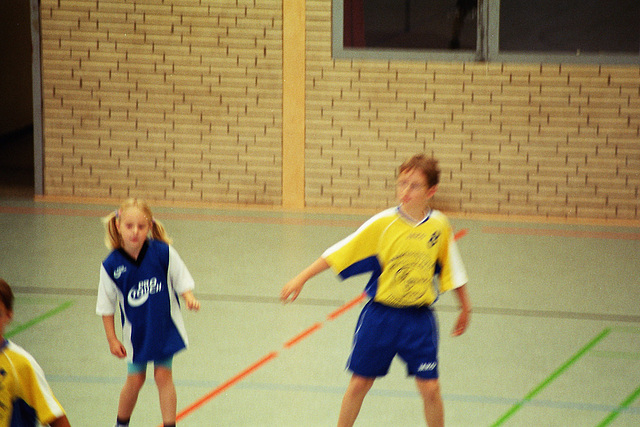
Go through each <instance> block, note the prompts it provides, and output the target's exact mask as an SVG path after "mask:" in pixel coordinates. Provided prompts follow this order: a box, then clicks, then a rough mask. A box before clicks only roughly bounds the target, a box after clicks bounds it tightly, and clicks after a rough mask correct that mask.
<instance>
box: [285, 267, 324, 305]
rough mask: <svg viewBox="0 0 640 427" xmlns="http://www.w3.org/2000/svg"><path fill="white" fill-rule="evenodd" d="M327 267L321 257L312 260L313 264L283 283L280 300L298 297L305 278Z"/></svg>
mask: <svg viewBox="0 0 640 427" xmlns="http://www.w3.org/2000/svg"><path fill="white" fill-rule="evenodd" d="M328 268H329V263H328V262H327V261H326V260H325V259H324V258H322V257H320V258H318V259H317V260H315V261H314V262H313V264H311V265H310V266H309V267H307V268H305V269H304V270H302V271H301V272H300V273H299V274H298V275H297V276H296V277H294V278H293V279H291V280H289V282H288V283H287V284H286V285H284V288H282V291H280V300H282V302H293V301H295V299H296V298H298V295H300V291H302V287H303V286H304V284H305V283H306V282H307V280H309V279H311V278H312V277H313V276H315V275H317V274H320V273H322V272H323V271H325V270H326V269H328ZM289 297H291V299H289Z"/></svg>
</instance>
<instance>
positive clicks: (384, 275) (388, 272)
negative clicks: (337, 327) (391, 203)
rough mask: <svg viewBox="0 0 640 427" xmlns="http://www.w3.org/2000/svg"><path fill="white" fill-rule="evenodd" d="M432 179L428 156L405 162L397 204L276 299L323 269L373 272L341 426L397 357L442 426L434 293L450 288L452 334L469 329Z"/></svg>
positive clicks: (292, 293)
mask: <svg viewBox="0 0 640 427" xmlns="http://www.w3.org/2000/svg"><path fill="white" fill-rule="evenodd" d="M439 176H440V170H439V169H438V163H437V161H436V160H435V159H432V158H427V157H425V156H423V155H416V156H414V157H412V158H411V159H409V160H407V161H406V162H405V163H403V164H402V165H401V166H400V169H399V174H398V179H397V197H398V201H399V206H397V207H394V208H391V209H387V210H385V211H383V212H380V213H379V214H377V215H375V216H373V217H372V218H371V219H369V220H368V221H367V222H365V223H364V224H363V225H362V226H361V227H360V228H359V229H358V230H357V231H356V232H355V233H353V234H351V235H350V236H348V237H346V238H345V239H343V240H342V241H340V242H338V243H336V244H335V245H333V246H331V247H330V248H329V249H327V250H326V251H325V252H324V253H323V254H322V256H321V257H320V258H318V259H317V260H316V261H315V262H314V263H312V264H311V265H310V266H309V267H307V268H306V269H304V270H303V271H302V272H301V273H299V274H298V275H297V276H296V277H294V278H293V279H292V280H291V281H289V282H288V283H287V284H286V285H285V286H284V288H283V289H282V292H281V294H280V297H281V299H282V300H283V301H285V302H286V301H288V300H289V299H290V300H291V301H293V300H295V299H296V298H297V297H298V295H299V294H300V291H301V290H302V288H303V286H304V284H305V283H306V282H307V280H309V279H310V278H312V277H314V276H316V275H317V274H319V273H321V272H322V271H324V270H327V269H328V268H329V267H331V268H332V269H333V270H334V271H335V272H336V273H338V274H339V275H340V277H341V278H342V279H346V278H347V277H351V276H353V275H356V274H360V273H364V272H371V273H372V276H371V279H370V280H369V282H368V284H367V286H366V293H367V295H368V296H369V297H370V298H371V299H370V300H369V302H368V303H367V304H366V305H365V307H364V308H363V310H362V312H361V313H360V318H359V320H358V324H357V326H356V332H355V336H354V341H353V348H352V353H351V356H350V357H349V361H348V368H349V370H351V371H352V377H351V380H350V382H349V385H348V387H347V391H346V392H345V395H344V398H343V401H342V407H341V409H340V416H339V419H338V426H340V427H344V426H352V425H353V423H354V422H355V420H356V418H357V416H358V413H359V412H360V408H361V406H362V402H363V400H364V398H365V396H366V394H367V392H368V391H369V390H370V389H371V386H372V385H373V383H374V381H375V379H376V378H378V377H382V376H384V375H386V374H387V372H388V370H389V367H390V365H391V361H392V359H393V358H394V357H395V356H396V355H398V356H400V357H401V358H402V359H403V360H404V361H405V362H406V364H407V371H408V374H409V375H411V376H415V377H416V382H417V385H418V389H419V391H420V394H421V396H422V399H423V403H424V414H425V418H426V421H427V424H428V425H429V426H430V427H436V426H442V425H444V408H443V404H442V397H441V395H440V385H439V381H438V358H437V353H438V326H437V323H436V319H435V317H434V314H433V312H432V310H431V307H430V306H431V305H432V304H433V303H434V302H435V301H436V299H437V298H438V295H439V294H440V293H442V292H445V291H448V290H451V289H454V290H455V293H456V296H457V298H458V300H459V302H460V310H461V311H460V315H459V317H458V320H457V323H456V326H455V329H454V330H453V335H454V336H457V335H460V334H462V333H463V332H464V331H465V330H466V328H467V325H468V324H469V320H470V315H471V304H470V302H469V298H468V296H467V292H466V286H465V285H466V283H467V274H466V271H465V268H464V266H463V264H462V261H461V258H460V255H459V252H458V249H457V246H456V244H455V241H454V238H453V233H452V230H451V226H450V225H449V221H448V220H447V218H446V217H445V215H443V214H442V213H441V212H439V211H436V210H432V209H430V207H429V200H430V199H431V197H433V195H434V193H435V192H436V189H437V187H438V182H439Z"/></svg>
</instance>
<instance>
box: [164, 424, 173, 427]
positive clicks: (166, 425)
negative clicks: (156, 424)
mask: <svg viewBox="0 0 640 427" xmlns="http://www.w3.org/2000/svg"><path fill="white" fill-rule="evenodd" d="M164 427H176V423H171V424H165V425H164Z"/></svg>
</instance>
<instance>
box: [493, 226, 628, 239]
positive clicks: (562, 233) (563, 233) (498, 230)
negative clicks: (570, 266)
mask: <svg viewBox="0 0 640 427" xmlns="http://www.w3.org/2000/svg"><path fill="white" fill-rule="evenodd" d="M482 232H483V233H493V234H515V235H521V236H553V237H580V238H587V239H617V240H640V233H617V232H612V231H580V230H548V229H543V228H512V227H483V228H482Z"/></svg>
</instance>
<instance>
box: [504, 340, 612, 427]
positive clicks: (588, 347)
mask: <svg viewBox="0 0 640 427" xmlns="http://www.w3.org/2000/svg"><path fill="white" fill-rule="evenodd" d="M610 332H611V328H605V329H604V330H603V331H602V332H600V333H599V334H598V335H597V336H596V337H595V338H593V339H592V340H591V341H589V342H588V343H587V345H585V346H584V347H582V348H581V349H580V350H578V352H577V353H576V354H574V355H573V356H571V358H569V360H567V361H566V362H564V363H563V364H562V365H561V366H560V367H559V368H558V369H556V370H555V371H554V372H553V373H552V374H551V375H549V376H548V377H547V378H546V379H545V380H544V381H542V382H541V383H540V384H539V385H538V386H537V387H536V388H534V389H533V390H531V391H530V392H529V393H528V394H527V395H526V396H525V397H524V398H523V399H521V400H520V401H519V402H517V403H516V404H515V405H513V406H512V407H511V408H510V409H509V410H508V411H507V412H505V413H504V415H502V416H501V417H500V418H499V419H498V421H496V422H495V423H493V424H492V426H493V427H496V426H499V425H502V424H504V422H505V421H507V420H508V419H509V418H510V417H511V416H513V414H515V413H516V412H518V410H519V409H520V408H522V407H523V406H524V405H525V403H527V402H529V401H530V400H532V399H533V398H534V397H535V396H536V395H537V394H538V393H540V392H541V391H542V390H543V389H544V388H545V387H547V386H548V385H549V384H551V382H552V381H553V380H555V379H556V378H558V377H559V376H560V375H561V374H562V373H563V372H564V371H566V370H567V369H568V368H569V367H570V366H571V365H573V364H574V363H575V362H576V361H577V360H578V359H580V358H581V357H582V356H584V355H585V353H587V352H588V351H589V350H591V349H592V348H593V347H594V346H595V345H596V344H597V343H598V342H600V341H601V340H602V339H603V338H604V337H606V336H607V335H609V333H610Z"/></svg>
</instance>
